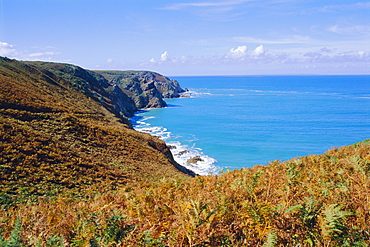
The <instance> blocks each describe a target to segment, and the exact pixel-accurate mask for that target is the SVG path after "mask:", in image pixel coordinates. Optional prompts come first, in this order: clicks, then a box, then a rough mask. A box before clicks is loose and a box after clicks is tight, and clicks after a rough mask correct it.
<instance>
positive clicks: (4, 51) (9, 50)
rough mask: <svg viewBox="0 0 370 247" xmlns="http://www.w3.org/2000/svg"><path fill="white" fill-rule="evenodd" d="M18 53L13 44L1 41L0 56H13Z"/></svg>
mask: <svg viewBox="0 0 370 247" xmlns="http://www.w3.org/2000/svg"><path fill="white" fill-rule="evenodd" d="M16 54H17V52H16V50H15V49H13V46H12V45H10V44H8V43H6V42H0V56H12V55H16Z"/></svg>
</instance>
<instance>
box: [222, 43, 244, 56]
mask: <svg viewBox="0 0 370 247" xmlns="http://www.w3.org/2000/svg"><path fill="white" fill-rule="evenodd" d="M246 55H247V46H246V45H241V46H238V47H237V48H235V49H234V48H231V49H230V52H229V53H228V54H227V55H226V57H228V58H243V57H245V56H246Z"/></svg>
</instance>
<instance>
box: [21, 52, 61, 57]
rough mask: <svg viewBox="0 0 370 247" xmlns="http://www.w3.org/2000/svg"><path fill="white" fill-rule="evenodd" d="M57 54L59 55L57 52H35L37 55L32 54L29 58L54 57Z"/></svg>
mask: <svg viewBox="0 0 370 247" xmlns="http://www.w3.org/2000/svg"><path fill="white" fill-rule="evenodd" d="M55 54H57V53H56V52H51V51H47V52H35V53H31V54H29V55H28V56H29V57H42V56H52V55H55Z"/></svg>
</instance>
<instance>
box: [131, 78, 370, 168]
mask: <svg viewBox="0 0 370 247" xmlns="http://www.w3.org/2000/svg"><path fill="white" fill-rule="evenodd" d="M172 79H176V80H177V81H178V82H179V83H180V85H181V87H182V88H187V89H188V91H187V92H186V93H185V94H184V97H181V98H175V99H167V100H166V102H167V104H168V107H166V108H160V109H148V110H143V111H139V112H137V113H136V114H135V116H134V117H133V118H132V119H131V120H132V122H133V125H134V128H135V129H136V130H138V131H141V132H145V133H149V134H151V135H154V136H157V137H158V138H160V139H162V140H164V141H165V142H166V143H167V144H168V146H169V147H170V149H171V151H172V154H173V156H174V158H175V160H176V161H177V162H178V163H179V164H180V165H183V166H185V167H187V168H189V169H191V170H193V171H194V172H195V173H197V174H200V175H208V174H218V173H220V172H224V171H227V170H234V169H240V168H244V167H253V166H254V165H268V164H269V163H270V162H271V161H275V160H280V161H286V160H289V159H292V158H295V157H300V156H305V155H311V154H322V153H324V152H325V151H326V150H329V149H331V148H335V147H340V146H345V145H351V144H354V143H357V142H360V141H364V140H366V139H369V138H370V75H356V76H183V77H172Z"/></svg>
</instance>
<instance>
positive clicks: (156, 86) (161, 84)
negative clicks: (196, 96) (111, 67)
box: [96, 71, 185, 109]
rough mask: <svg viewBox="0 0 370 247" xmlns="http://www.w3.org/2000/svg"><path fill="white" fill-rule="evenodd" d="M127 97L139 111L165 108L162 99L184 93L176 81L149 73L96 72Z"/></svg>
mask: <svg viewBox="0 0 370 247" xmlns="http://www.w3.org/2000/svg"><path fill="white" fill-rule="evenodd" d="M96 72H97V73H99V74H101V75H103V76H104V77H105V78H107V80H108V81H109V83H111V84H113V85H116V86H117V87H118V88H120V89H121V90H122V91H123V92H125V93H126V94H127V95H129V96H130V97H131V98H132V99H133V101H134V102H135V105H136V107H137V108H139V109H143V108H157V107H165V106H167V104H166V102H164V100H163V98H177V97H180V93H183V92H185V90H184V89H182V88H181V87H180V85H179V83H178V82H177V81H176V80H171V79H169V78H168V77H166V76H163V75H160V74H158V73H155V72H150V71H96Z"/></svg>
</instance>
